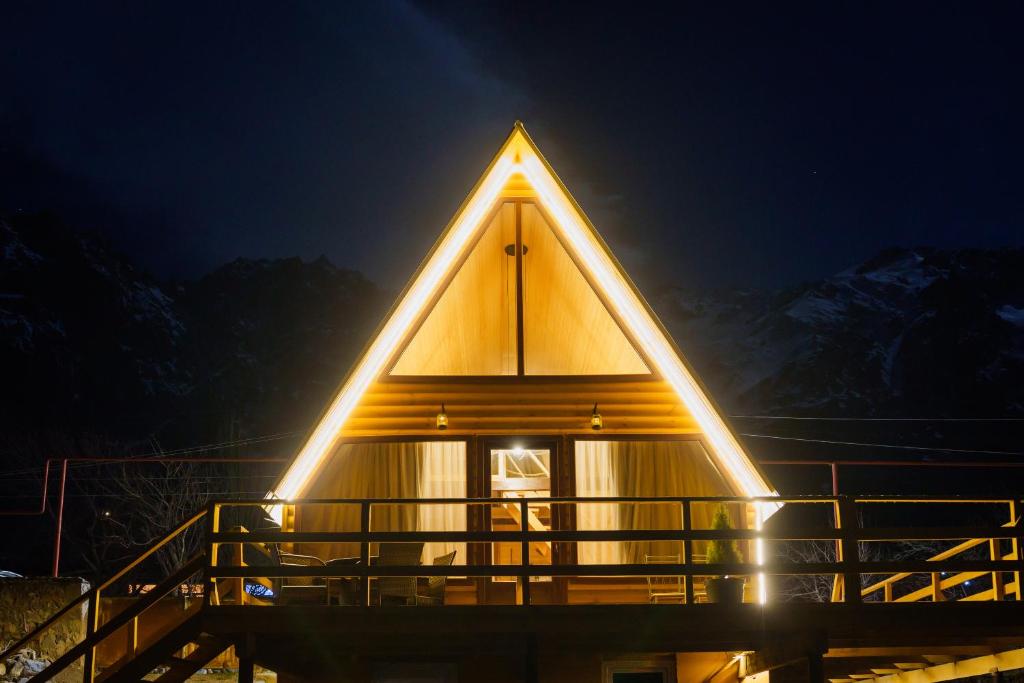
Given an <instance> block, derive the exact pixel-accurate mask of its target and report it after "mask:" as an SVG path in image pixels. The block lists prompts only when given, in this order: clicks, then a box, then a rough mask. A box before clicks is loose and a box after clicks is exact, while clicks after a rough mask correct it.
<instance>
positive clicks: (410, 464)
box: [295, 441, 466, 563]
mask: <svg viewBox="0 0 1024 683" xmlns="http://www.w3.org/2000/svg"><path fill="white" fill-rule="evenodd" d="M465 495H466V445H465V443H462V442H447V441H445V442H437V441H432V442H419V443H359V444H343V445H341V446H340V447H339V448H338V449H337V450H336V451H335V453H334V454H333V455H332V456H331V458H330V460H329V461H328V462H327V463H326V464H325V465H324V466H323V467H322V468H321V469H320V470H319V472H318V473H317V476H316V478H315V479H314V481H313V482H312V483H311V484H310V485H309V486H308V487H307V489H306V490H305V491H304V492H303V494H302V498H305V499H313V498H321V499H336V498H352V499H363V498H449V497H450V498H464V497H465ZM359 510H360V508H359V505H357V504H356V505H350V504H331V505H316V504H310V503H306V504H303V503H301V502H299V503H298V504H297V505H296V514H295V528H296V530H297V531H358V530H359V514H360V512H359ZM465 528H466V513H465V506H462V505H430V506H426V505H408V504H406V505H402V504H394V505H388V504H383V505H374V506H373V508H372V509H371V513H370V529H371V530H373V531H416V530H423V531H462V530H465ZM451 550H457V551H458V554H457V555H456V561H457V562H459V561H462V562H464V561H465V547H464V544H434V543H431V544H427V546H426V547H425V548H424V554H423V558H422V559H423V561H424V562H428V563H429V562H431V561H432V560H433V558H434V557H435V556H437V555H441V554H444V553H446V552H449V551H451ZM297 552H299V553H302V554H308V555H315V556H317V557H320V558H321V559H323V560H329V559H333V558H339V557H354V556H356V555H358V554H359V544H358V543H331V544H311V543H306V544H299V547H298V548H297Z"/></svg>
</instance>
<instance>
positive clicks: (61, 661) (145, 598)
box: [29, 551, 206, 682]
mask: <svg viewBox="0 0 1024 683" xmlns="http://www.w3.org/2000/svg"><path fill="white" fill-rule="evenodd" d="M205 562H206V556H205V555H204V553H203V552H202V551H200V552H199V553H197V554H196V555H195V556H194V557H193V558H192V559H191V560H189V561H188V562H186V563H185V564H183V565H182V566H181V567H180V568H178V570H177V571H176V572H174V573H173V574H171V575H170V576H168V577H167V578H166V579H164V580H163V581H162V582H161V583H160V584H158V585H157V586H156V587H154V588H153V589H152V590H150V591H149V592H147V593H144V594H143V595H142V597H140V598H139V599H138V600H136V601H135V602H133V603H132V604H131V606H130V607H128V608H127V609H125V610H123V611H121V612H118V613H117V614H116V615H114V616H113V617H111V618H110V620H109V621H107V622H106V623H105V624H103V626H100V627H99V628H98V629H96V631H94V632H93V633H92V634H91V635H90V636H89V637H88V638H86V639H85V640H83V641H82V642H80V643H78V644H77V645H75V646H74V647H73V648H71V649H70V650H68V651H67V652H65V653H64V654H62V655H61V656H60V657H58V658H57V659H55V660H53V663H52V664H50V665H49V666H47V667H46V668H45V669H43V670H42V671H40V672H39V673H37V674H36V675H35V676H33V677H32V678H30V679H29V681H30V682H31V681H38V682H42V681H48V680H50V679H51V678H53V676H54V675H56V674H57V673H60V672H61V671H62V670H64V669H65V668H67V666H68V665H69V664H71V663H72V662H74V661H75V660H77V659H78V658H79V657H81V656H82V655H85V654H86V653H88V651H89V649H90V648H93V647H96V646H97V645H99V644H100V643H101V642H103V641H104V640H105V639H106V638H107V636H109V635H111V634H112V633H115V632H116V631H117V630H118V629H119V628H121V627H122V626H124V625H125V624H127V623H128V622H129V621H131V620H132V619H134V618H135V617H137V616H139V615H140V614H142V613H143V612H145V611H146V610H147V609H149V608H150V607H152V606H153V605H154V604H156V603H157V602H158V601H160V600H161V599H162V598H163V597H164V596H165V595H167V594H168V593H170V592H171V591H172V590H174V589H175V588H176V587H177V586H180V585H181V583H182V581H184V580H185V579H187V578H188V577H190V576H192V575H193V574H195V573H196V572H198V571H199V570H200V569H202V568H203V566H204V564H205ZM88 674H89V672H88V671H87V672H86V677H87V678H86V680H91V677H90V676H88Z"/></svg>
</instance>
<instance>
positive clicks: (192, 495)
mask: <svg viewBox="0 0 1024 683" xmlns="http://www.w3.org/2000/svg"><path fill="white" fill-rule="evenodd" d="M197 468H198V466H197V465H195V464H192V463H155V464H148V463H147V464H146V465H145V466H138V465H132V464H130V463H126V464H121V465H120V466H118V467H117V468H115V469H114V470H113V471H112V472H110V476H107V477H103V478H98V481H97V485H96V488H97V489H98V492H97V494H96V495H94V496H92V497H90V499H89V500H90V501H91V503H92V508H93V521H92V524H91V529H90V532H91V535H92V541H93V548H94V552H93V557H92V559H91V561H90V564H93V563H94V562H96V563H102V564H104V565H105V564H107V563H108V562H109V559H110V558H109V556H110V554H111V553H112V552H113V553H115V554H119V555H121V556H124V557H134V556H137V555H138V554H139V553H140V552H142V551H143V550H144V549H146V548H148V547H150V546H151V545H153V544H154V543H156V542H157V541H159V540H160V539H161V538H163V537H165V536H166V535H167V534H169V533H170V532H171V531H173V530H174V529H175V528H176V527H177V526H178V525H179V524H181V523H182V522H184V521H185V520H187V519H188V518H189V517H190V516H192V515H194V514H195V513H196V512H197V511H199V510H200V509H202V508H203V507H205V506H206V505H207V503H209V501H210V498H211V494H210V492H209V486H208V483H207V479H206V478H204V477H202V476H200V474H199V472H198V471H197ZM204 528H205V527H204V526H203V525H195V526H193V527H191V528H189V529H187V530H185V531H184V532H182V533H181V534H178V535H177V536H175V537H174V538H173V539H172V540H171V541H170V542H168V543H167V544H166V545H164V546H163V547H162V548H161V549H160V550H158V551H157V552H156V554H155V558H154V559H155V564H156V567H157V568H158V569H159V571H160V573H161V574H162V576H168V575H170V574H171V573H173V572H174V571H176V570H177V569H178V568H180V567H181V566H183V565H184V564H185V563H186V562H187V561H188V560H189V559H191V558H192V557H193V556H194V555H195V554H196V553H198V552H199V550H200V548H201V544H202V540H203V539H202V533H203V530H204ZM118 549H119V550H121V552H117V550H118ZM94 569H96V570H97V572H98V573H105V572H102V571H101V568H100V567H98V566H94Z"/></svg>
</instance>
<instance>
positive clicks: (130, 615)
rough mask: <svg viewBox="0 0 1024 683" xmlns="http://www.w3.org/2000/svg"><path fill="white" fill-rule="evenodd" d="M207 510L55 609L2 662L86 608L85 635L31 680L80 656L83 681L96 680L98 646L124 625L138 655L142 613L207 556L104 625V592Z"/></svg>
mask: <svg viewBox="0 0 1024 683" xmlns="http://www.w3.org/2000/svg"><path fill="white" fill-rule="evenodd" d="M206 513H207V511H206V510H200V511H199V512H198V513H196V514H195V515H193V516H192V517H191V518H189V519H188V520H186V521H185V522H183V523H182V524H180V525H179V526H178V527H176V528H175V529H173V530H172V531H171V532H170V533H168V534H167V535H166V536H165V537H163V538H162V539H160V540H159V541H157V542H156V543H154V544H153V545H152V546H150V547H149V548H147V549H146V550H145V552H143V553H142V554H141V555H139V556H138V557H137V558H135V559H134V560H133V561H132V562H130V563H129V564H128V565H127V566H125V567H124V568H123V569H121V570H120V571H118V572H117V573H115V574H114V575H113V576H111V577H110V578H108V579H107V580H105V581H104V582H102V583H101V584H99V585H97V586H96V587H94V588H91V589H90V590H88V591H86V592H85V593H82V595H81V596H80V597H78V598H76V599H74V600H72V601H71V602H69V603H68V604H67V605H65V606H64V607H62V608H61V609H60V610H58V611H57V612H55V613H54V614H53V615H52V616H51V617H49V618H48V619H46V620H45V621H44V622H42V623H41V624H39V625H38V626H36V627H35V628H34V629H32V630H31V631H30V632H29V633H27V634H25V635H24V636H22V637H21V638H19V639H18V640H17V641H16V642H15V643H14V644H13V645H11V646H10V647H9V648H7V650H6V651H5V652H3V653H2V654H0V661H3V660H5V659H7V658H8V657H9V656H11V655H12V654H14V653H15V652H17V651H18V650H19V649H21V648H22V647H24V646H25V645H27V644H29V643H31V642H32V641H34V640H36V639H38V638H40V637H41V636H42V635H43V634H44V633H45V632H46V631H47V630H49V629H51V628H53V627H54V626H55V625H56V624H57V623H58V622H59V621H60V620H61V619H62V618H64V617H66V616H68V615H70V614H71V613H72V612H73V611H75V610H79V611H83V610H84V611H85V614H86V618H85V635H84V638H83V639H82V640H81V641H80V642H78V643H77V644H75V645H74V646H72V647H71V648H70V649H69V650H67V652H64V653H63V654H61V655H60V656H59V657H57V658H56V659H55V660H54V661H53V663H52V664H50V665H49V666H47V667H46V668H45V669H43V670H42V671H40V672H39V673H38V674H36V675H35V676H33V677H32V678H31V681H33V682H41V681H48V680H51V679H52V678H53V677H54V676H56V675H57V674H58V673H59V672H61V671H63V670H65V669H67V668H68V667H69V666H71V665H72V664H74V663H75V662H77V661H78V660H79V659H82V660H83V665H82V668H83V672H82V680H83V681H84V682H85V683H92V681H93V680H94V679H95V676H96V666H95V660H96V649H97V647H98V646H99V645H100V644H101V643H102V642H103V641H104V640H105V639H106V638H108V637H110V636H111V635H112V634H114V633H115V632H117V631H119V630H120V629H122V628H124V627H127V628H128V629H129V633H130V650H131V651H130V652H129V655H130V656H133V655H134V654H135V650H136V649H137V648H138V633H139V618H140V616H141V615H142V614H143V613H144V612H145V611H146V610H147V609H148V608H150V607H152V606H153V605H154V604H156V602H157V601H159V600H160V599H161V598H163V597H165V596H167V595H168V594H170V593H172V592H174V591H175V590H177V589H178V588H179V587H180V586H182V585H183V584H185V583H187V582H188V581H189V580H190V579H191V578H192V577H193V576H194V575H196V574H197V573H199V572H201V571H202V569H203V567H204V566H205V565H206V559H205V558H204V557H203V556H202V555H201V554H200V555H197V556H195V557H193V558H192V559H191V560H190V561H188V562H187V563H185V565H183V566H182V567H181V568H179V569H178V570H177V571H175V572H174V573H173V574H171V575H170V576H167V577H165V578H164V580H163V581H160V582H159V583H157V584H156V585H155V586H154V587H153V588H152V589H150V590H148V591H146V592H145V593H143V594H141V595H139V596H138V598H137V600H136V601H135V602H134V603H132V604H131V605H130V606H129V607H128V608H126V609H124V610H123V611H121V612H120V613H118V614H116V615H114V616H113V617H111V618H110V619H108V620H107V621H106V622H104V623H102V624H101V623H100V600H101V598H102V596H103V594H104V591H107V590H109V589H111V588H112V587H113V586H114V585H115V584H117V583H118V582H120V581H121V580H122V579H124V578H125V577H126V576H127V575H128V574H129V573H130V572H132V571H133V570H135V569H136V568H138V567H139V566H140V565H141V564H142V563H143V562H145V561H146V560H147V559H149V558H150V557H152V556H153V555H154V554H156V553H157V552H159V551H160V550H161V549H162V548H164V547H165V546H166V545H167V544H168V543H170V542H172V541H173V540H175V539H176V538H178V537H179V536H181V535H182V534H184V533H186V532H188V531H189V530H190V529H193V528H197V525H198V524H199V522H200V521H201V520H203V519H204V518H205V517H206Z"/></svg>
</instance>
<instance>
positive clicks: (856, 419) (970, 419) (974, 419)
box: [729, 415, 1024, 422]
mask: <svg viewBox="0 0 1024 683" xmlns="http://www.w3.org/2000/svg"><path fill="white" fill-rule="evenodd" d="M729 417H730V418H731V419H733V420H795V421H806V422H1024V417H813V416H803V415H730V416H729Z"/></svg>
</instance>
